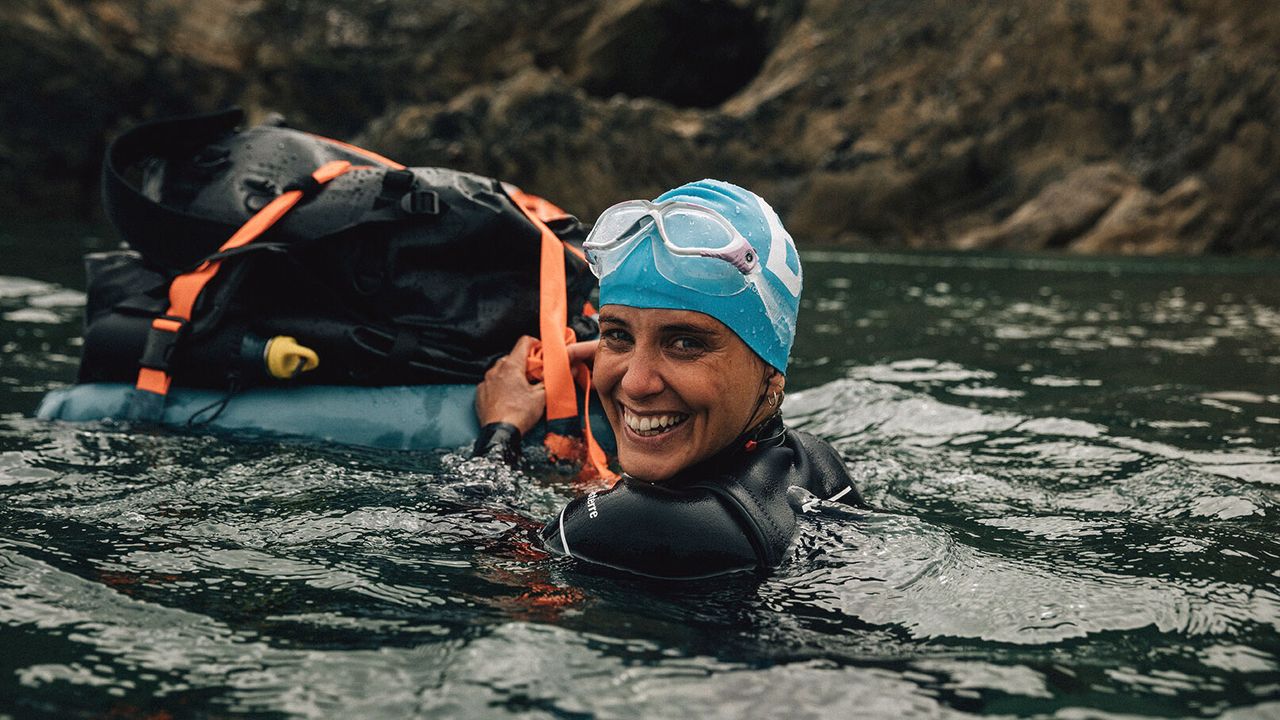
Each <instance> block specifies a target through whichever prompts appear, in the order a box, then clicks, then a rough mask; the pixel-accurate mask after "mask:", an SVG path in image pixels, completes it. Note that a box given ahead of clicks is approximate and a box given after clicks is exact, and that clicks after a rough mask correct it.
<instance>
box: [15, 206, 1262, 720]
mask: <svg viewBox="0 0 1280 720" xmlns="http://www.w3.org/2000/svg"><path fill="white" fill-rule="evenodd" d="M83 234H84V233H83V230H80V229H74V228H55V229H51V228H40V229H19V230H14V229H10V230H9V231H7V233H4V234H0V257H2V258H4V260H3V263H4V264H3V267H0V276H2V277H0V318H2V320H0V348H2V350H3V354H2V355H0V648H2V649H3V650H0V717H4V716H13V717H222V716H228V715H237V714H255V715H264V716H277V715H278V716H302V717H343V716H354V717H369V718H373V717H397V718H398V717H412V716H422V717H510V716H521V717H558V718H585V717H636V716H643V717H671V716H682V717H689V718H703V717H709V718H739V717H788V718H793V717H794V718H807V717H814V718H819V717H821V718H827V717H884V718H896V717H965V716H970V715H982V716H1001V717H1057V718H1067V719H1083V718H1110V717H1115V718H1121V717H1123V718H1130V717H1148V716H1151V717H1228V718H1253V717H1272V718H1274V717H1280V532H1278V531H1277V526H1276V519H1277V517H1278V516H1280V382H1277V380H1278V379H1280V352H1278V349H1280V283H1277V279H1278V278H1280V265H1277V264H1276V263H1260V262H1256V261H1254V262H1246V261H1232V262H1227V261H1215V262H1210V263H1204V262H1189V261H1170V260H1161V261H1123V262H1119V261H1098V260H1089V261H1084V260H1078V259H1054V258H1012V257H989V256H988V257H946V256H936V255H928V256H925V255H901V256H894V255H864V254H853V253H847V254H839V253H809V254H808V255H807V256H806V258H805V262H806V264H805V268H806V303H805V308H804V311H803V313H802V316H801V327H802V335H801V337H800V338H799V340H798V342H797V345H796V354H795V361H794V362H795V365H794V369H793V370H792V372H791V374H790V378H789V383H790V387H791V389H792V390H793V391H796V390H798V391H799V392H793V393H792V394H791V396H790V397H788V399H787V402H786V411H787V414H788V416H789V418H790V420H791V422H792V423H793V424H795V425H798V426H801V427H804V428H806V429H808V430H810V431H811V432H815V433H817V434H819V435H822V436H824V437H826V438H828V439H829V440H831V441H832V442H833V443H834V444H835V445H836V446H837V447H838V448H839V449H840V450H841V451H842V453H843V454H844V456H845V458H846V460H847V464H848V467H849V469H850V471H851V472H852V473H853V475H854V476H855V478H857V481H858V484H859V485H860V487H861V488H862V489H863V490H864V493H865V495H866V496H867V497H868V499H869V500H870V501H871V502H873V503H874V504H876V505H877V506H879V507H881V508H883V509H884V511H883V512H876V513H852V512H847V511H841V510H839V509H837V508H834V507H827V508H823V509H822V510H821V511H820V512H819V513H817V514H814V515H809V516H805V518H803V521H802V536H801V538H800V541H799V543H798V545H797V546H796V548H795V550H794V554H793V557H792V558H791V560H790V562H789V563H788V564H787V565H786V566H785V567H784V568H783V569H782V570H781V571H779V572H778V573H776V574H774V575H772V576H770V577H764V578H740V579H737V580H735V581H730V582H725V581H720V582H717V583H714V584H695V585H655V584H646V583H641V582H638V581H633V580H628V579H625V578H619V577H614V576H607V575H600V574H595V573H591V572H587V571H585V570H584V569H582V568H580V567H577V566H575V565H573V564H572V563H567V562H565V561H563V560H558V559H552V558H548V557H547V556H546V555H545V554H544V553H542V552H541V551H540V550H539V549H538V547H537V546H536V543H535V541H534V534H535V531H536V529H537V528H538V527H540V525H541V523H542V521H543V520H544V519H545V518H547V517H548V516H549V515H550V514H552V513H553V512H554V511H555V510H556V508H558V506H559V505H560V504H561V503H563V502H564V501H565V500H566V499H568V498H569V497H570V496H571V493H572V490H571V488H570V487H569V485H568V483H567V482H566V481H565V480H563V479H561V478H557V477H550V478H540V477H529V476H524V475H519V474H514V473H511V472H508V471H506V470H504V469H501V468H496V467H493V466H491V465H486V464H483V463H480V462H478V461H468V460H465V459H463V458H462V457H461V456H459V455H455V454H450V453H447V452H441V453H438V454H433V455H429V456H422V455H410V454H387V453H373V452H367V451H361V450H355V449H344V448H337V447H317V446H314V445H306V444H297V443H293V444H290V443H279V442H266V441H253V440H244V439H240V440H233V439H229V438H220V437H213V436H207V435H203V436H201V435H197V436H189V435H180V434H154V433H153V434H133V433H130V432H127V431H126V429H125V428H122V427H119V426H103V425H86V426H74V425H65V424H46V423H42V422H39V421H36V420H32V419H30V417H29V416H30V414H31V412H32V411H33V410H34V408H35V405H36V403H37V401H38V399H39V397H40V396H41V394H43V393H44V392H45V391H46V390H47V389H49V388H53V387H58V386H61V385H62V384H65V383H67V382H69V381H70V380H71V379H72V378H73V377H74V372H75V366H76V362H77V356H78V346H77V336H78V334H79V311H80V305H81V303H82V296H81V295H80V293H79V292H78V288H79V283H80V282H81V281H80V278H79V267H78V265H79V259H78V258H79V254H80V252H81V251H82V249H83V248H84V246H85V243H84V242H81V241H80V237H81V236H82V235H83ZM89 244H91V245H94V246H96V245H97V244H99V243H97V242H96V241H89Z"/></svg>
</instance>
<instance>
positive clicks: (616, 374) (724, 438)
mask: <svg viewBox="0 0 1280 720" xmlns="http://www.w3.org/2000/svg"><path fill="white" fill-rule="evenodd" d="M583 250H584V251H585V252H586V255H587V260H588V262H589V263H590V265H591V269H592V271H593V272H595V273H596V275H597V276H598V277H599V278H600V302H601V305H602V307H601V311H600V331H601V332H600V341H599V343H598V347H596V348H595V352H594V358H590V357H589V356H590V348H581V349H579V351H578V352H579V353H580V354H581V355H582V356H583V359H593V360H594V372H593V379H594V383H595V386H596V389H597V391H598V393H599V395H600V399H601V401H602V403H603V405H604V409H605V413H606V415H607V416H608V418H609V423H610V425H611V426H612V427H613V431H614V434H615V436H616V437H617V442H618V463H619V465H620V466H621V467H622V470H623V473H624V474H623V476H622V479H621V480H620V481H619V482H618V483H617V484H616V485H614V487H613V488H611V489H610V490H608V491H605V492H602V493H592V494H590V495H588V496H586V497H585V498H579V499H577V500H574V501H573V502H571V503H569V505H567V506H566V507H565V508H564V509H563V510H562V511H561V512H560V514H559V515H558V516H557V518H556V519H555V520H554V521H553V522H551V523H550V524H549V525H547V527H546V528H545V529H544V530H543V540H544V542H545V544H546V545H547V547H548V548H549V549H551V550H553V551H555V552H559V553H561V554H564V555H569V556H572V557H575V558H578V559H581V560H586V561H588V562H592V563H595V564H599V565H606V566H609V567H613V568H617V569H621V570H627V571H630V572H634V573H639V574H643V575H649V576H656V577H668V578H692V577H707V576H712V575H718V574H723V573H727V572H736V571H742V570H750V569H771V568H775V567H777V566H778V565H780V564H781V563H782V562H783V560H784V559H785V556H786V552H787V549H788V547H789V546H790V544H791V542H792V541H793V540H794V538H795V535H796V514H797V513H799V512H804V511H805V510H807V509H808V508H809V507H811V505H812V503H813V502H815V501H816V500H819V499H821V500H834V501H838V502H844V503H847V504H851V505H861V504H862V501H861V498H860V496H859V495H858V492H857V490H855V489H854V488H853V485H852V484H851V482H850V480H849V476H848V474H847V473H846V471H845V469H844V466H843V464H842V462H841V460H840V457H839V455H838V454H837V453H836V452H835V451H834V450H833V449H832V448H831V447H830V446H828V445H827V444H826V443H824V442H822V441H821V440H818V439H817V438H814V437H813V436H811V435H807V434H805V433H800V432H796V431H793V430H789V429H787V428H786V427H785V426H784V425H783V422H782V416H781V412H780V406H781V403H782V397H783V389H784V388H785V386H786V376H785V372H786V368H787V358H788V355H789V353H790V350H791V344H792V341H793V340H794V338H795V326H796V325H795V320H796V313H797V311H798V309H799V305H800V287H801V269H800V258H799V255H798V254H797V253H796V249H795V244H794V243H793V242H792V240H791V236H790V235H788V234H787V232H786V230H784V229H783V227H782V223H781V222H780V221H779V219H778V216H777V214H776V213H774V211H773V209H772V208H770V207H769V205H768V204H767V203H766V202H765V201H764V200H763V199H761V198H759V197H758V196H756V195H755V194H753V193H751V192H748V191H746V190H744V189H742V188H739V187H737V186H735V185H730V184H728V183H723V182H718V181H715V180H701V181H698V182H695V183H690V184H688V185H684V186H682V187H679V188H676V189H675V190H672V191H670V192H667V193H665V194H664V195H662V196H660V197H659V198H658V199H657V200H656V201H654V202H652V203H650V202H647V201H643V200H634V201H629V202H624V203H621V204H619V205H615V206H614V207H612V208H610V209H608V210H606V211H605V212H604V214H602V215H601V216H600V219H599V220H598V221H597V222H596V225H595V227H594V229H593V230H592V232H591V235H590V236H589V237H588V238H587V241H586V242H585V243H584V245H583ZM530 342H532V341H531V340H529V339H523V340H521V342H520V343H517V345H516V347H515V348H514V349H513V350H512V353H511V354H510V355H509V356H507V357H506V358H504V359H503V360H500V361H499V362H498V363H497V364H495V365H494V367H493V368H492V369H491V370H490V371H489V374H488V375H486V377H485V381H484V383H482V384H481V385H480V386H479V388H478V389H477V393H476V411H477V414H478V416H479V419H480V422H481V424H482V425H483V426H484V429H483V431H482V433H481V438H480V441H479V442H477V444H476V452H477V453H479V454H490V453H500V454H502V455H503V456H504V457H505V458H507V459H508V460H509V461H510V460H512V459H513V458H515V457H518V442H519V438H520V435H521V434H522V433H524V432H527V431H528V430H529V428H530V427H532V425H533V424H534V423H535V422H536V421H537V419H538V417H539V415H540V412H541V409H542V403H543V402H545V398H544V395H543V393H542V390H541V387H540V386H538V385H536V384H531V383H530V382H529V381H528V380H526V379H525V374H524V366H523V358H524V357H525V355H526V354H527V350H528V344H529V343H530Z"/></svg>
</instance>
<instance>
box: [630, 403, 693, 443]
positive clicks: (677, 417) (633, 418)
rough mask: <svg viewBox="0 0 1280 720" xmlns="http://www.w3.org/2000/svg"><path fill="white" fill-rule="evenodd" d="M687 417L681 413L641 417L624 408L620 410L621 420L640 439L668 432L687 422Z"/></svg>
mask: <svg viewBox="0 0 1280 720" xmlns="http://www.w3.org/2000/svg"><path fill="white" fill-rule="evenodd" d="M688 419H689V416H688V415H685V414H683V413H674V414H671V415H648V416H645V417H641V416H639V415H635V414H633V413H632V412H631V411H630V410H627V409H626V408H623V409H622V420H623V422H625V423H626V424H627V427H629V428H631V430H632V432H634V433H635V434H637V435H639V436H641V437H652V436H654V435H661V434H662V433H664V432H669V431H670V430H671V429H672V428H674V427H675V426H677V425H679V424H680V423H682V422H684V421H685V420H688Z"/></svg>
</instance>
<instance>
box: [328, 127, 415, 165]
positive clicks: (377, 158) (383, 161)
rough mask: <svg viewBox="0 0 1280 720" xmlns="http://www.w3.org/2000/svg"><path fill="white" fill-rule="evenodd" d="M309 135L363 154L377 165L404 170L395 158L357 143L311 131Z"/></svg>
mask: <svg viewBox="0 0 1280 720" xmlns="http://www.w3.org/2000/svg"><path fill="white" fill-rule="evenodd" d="M311 137H313V138H317V139H319V140H323V141H325V142H327V143H331V144H333V145H337V146H338V147H340V148H342V149H344V150H349V151H351V152H353V153H355V154H357V155H361V156H363V157H366V158H368V159H370V160H372V161H374V162H376V163H378V164H379V165H386V166H387V167H390V168H394V169H396V170H404V169H405V166H404V165H401V164H400V163H398V162H396V161H395V160H392V159H391V158H388V157H383V156H382V155H379V154H378V153H376V152H374V151H372V150H365V149H364V148H362V147H360V146H359V145H352V144H351V143H345V142H342V141H341V140H334V139H333V138H328V137H325V136H323V135H316V134H315V133H311Z"/></svg>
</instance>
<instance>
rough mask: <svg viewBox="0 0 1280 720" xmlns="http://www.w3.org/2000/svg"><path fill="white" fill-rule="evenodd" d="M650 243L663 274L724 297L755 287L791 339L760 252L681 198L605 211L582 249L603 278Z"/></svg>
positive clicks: (628, 204) (638, 202)
mask: <svg viewBox="0 0 1280 720" xmlns="http://www.w3.org/2000/svg"><path fill="white" fill-rule="evenodd" d="M650 228H653V229H656V230H657V233H656V235H657V237H656V239H654V241H653V242H651V243H650V245H651V246H652V252H653V266H654V267H655V268H656V269H657V270H658V272H659V273H660V274H661V275H662V277H664V278H666V279H667V280H668V281H670V282H672V283H674V284H676V285H679V286H681V287H684V288H687V289H689V290H693V291H695V292H698V293H702V294H704V295H711V296H718V297H725V296H730V295H736V294H738V293H740V292H742V291H744V290H746V289H747V288H752V289H753V290H754V292H755V294H756V295H757V296H759V298H760V300H761V301H762V302H763V303H764V306H765V311H766V313H767V314H768V316H769V319H770V321H771V323H772V324H773V326H774V329H775V332H777V333H778V335H779V337H788V336H789V333H790V331H791V329H790V328H788V327H786V324H787V318H788V317H789V315H788V314H787V313H786V312H784V311H783V310H782V308H783V305H782V303H781V301H780V300H779V298H778V296H777V294H776V291H775V290H774V289H773V288H772V287H771V286H770V283H769V282H768V281H766V280H765V278H764V273H763V268H762V267H761V264H760V255H759V253H757V252H756V249H755V248H754V247H752V246H751V243H749V242H747V239H746V238H744V237H743V236H742V234H741V233H739V232H738V230H737V228H735V227H734V226H733V225H732V224H731V223H730V222H729V221H728V220H726V219H725V218H724V217H723V216H722V215H720V214H719V213H717V212H716V211H714V210H711V209H709V208H705V207H702V206H701V205H695V204H693V203H689V202H683V201H680V200H668V201H666V202H663V203H656V204H655V203H651V202H649V201H647V200H628V201H626V202H622V203H618V204H617V205H614V206H613V207H611V208H609V209H608V210H605V211H604V213H602V214H601V215H600V219H599V220H597V221H596V224H595V227H593V228H592V229H591V233H590V234H588V235H587V239H586V241H585V242H583V244H582V250H583V252H584V253H585V254H586V256H587V264H588V265H590V267H591V271H592V272H593V273H595V276H596V277H597V278H600V280H601V282H603V281H604V279H605V278H606V277H608V276H609V274H610V273H612V272H613V271H615V270H617V269H618V268H619V267H620V266H621V265H622V263H623V261H625V260H626V259H627V257H628V256H630V255H631V253H632V252H634V251H635V250H636V248H638V247H640V246H641V245H642V244H643V243H642V241H643V240H645V239H646V238H651V237H653V235H654V234H653V233H649V232H648V230H649V229H650Z"/></svg>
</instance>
